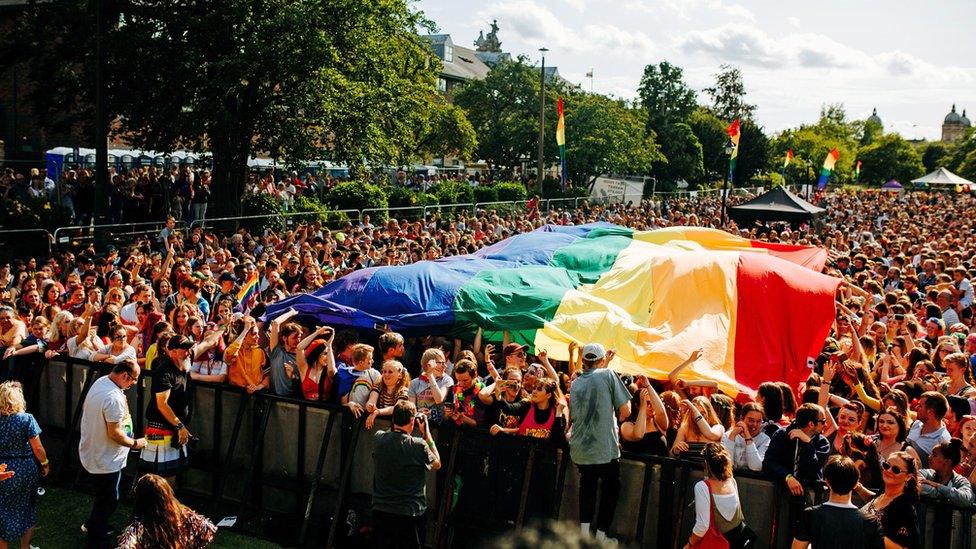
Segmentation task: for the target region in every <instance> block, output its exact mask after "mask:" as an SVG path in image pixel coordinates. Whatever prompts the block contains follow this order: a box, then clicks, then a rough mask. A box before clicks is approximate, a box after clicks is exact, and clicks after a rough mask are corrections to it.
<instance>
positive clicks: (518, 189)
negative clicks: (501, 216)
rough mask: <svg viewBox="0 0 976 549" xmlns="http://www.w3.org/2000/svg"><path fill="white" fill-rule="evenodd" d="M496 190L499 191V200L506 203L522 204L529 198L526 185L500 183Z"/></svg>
mask: <svg viewBox="0 0 976 549" xmlns="http://www.w3.org/2000/svg"><path fill="white" fill-rule="evenodd" d="M495 189H497V190H498V200H501V201H504V202H520V201H522V200H525V199H526V198H527V197H528V193H526V191H525V185H523V184H521V183H512V182H508V183H498V184H497V185H495Z"/></svg>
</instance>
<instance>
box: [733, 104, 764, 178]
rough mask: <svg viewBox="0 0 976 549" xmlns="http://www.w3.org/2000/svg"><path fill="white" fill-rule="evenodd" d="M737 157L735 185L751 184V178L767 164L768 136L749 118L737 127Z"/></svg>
mask: <svg viewBox="0 0 976 549" xmlns="http://www.w3.org/2000/svg"><path fill="white" fill-rule="evenodd" d="M739 131H740V132H741V135H740V137H739V157H738V159H737V160H736V163H735V174H734V177H733V182H734V184H735V185H737V186H739V187H742V186H751V185H752V183H751V180H752V179H753V177H754V176H755V175H756V174H757V173H759V172H760V171H761V170H764V169H766V166H767V165H768V164H769V138H768V137H766V134H765V133H763V130H762V128H760V127H759V126H757V125H756V123H755V122H753V121H752V120H751V119H745V120H743V121H742V125H741V126H740V128H739Z"/></svg>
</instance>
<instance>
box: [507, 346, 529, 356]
mask: <svg viewBox="0 0 976 549" xmlns="http://www.w3.org/2000/svg"><path fill="white" fill-rule="evenodd" d="M528 348H529V346H528V345H519V344H518V343H509V344H508V345H506V346H505V347H504V348H503V349H502V355H504V356H509V355H514V354H515V353H517V352H519V351H524V350H526V349H528Z"/></svg>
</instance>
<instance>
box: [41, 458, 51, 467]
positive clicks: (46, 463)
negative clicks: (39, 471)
mask: <svg viewBox="0 0 976 549" xmlns="http://www.w3.org/2000/svg"><path fill="white" fill-rule="evenodd" d="M50 463H51V462H50V460H46V459H45V460H44V461H42V462H41V467H47V466H48V465H49V464H50Z"/></svg>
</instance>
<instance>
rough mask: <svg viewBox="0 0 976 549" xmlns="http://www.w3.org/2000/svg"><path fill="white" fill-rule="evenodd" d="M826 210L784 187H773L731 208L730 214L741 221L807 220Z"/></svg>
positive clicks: (737, 220)
mask: <svg viewBox="0 0 976 549" xmlns="http://www.w3.org/2000/svg"><path fill="white" fill-rule="evenodd" d="M825 211H826V210H825V209H823V208H820V207H817V206H814V205H813V204H811V203H809V202H807V201H806V200H803V199H802V198H800V197H799V196H796V195H795V194H793V193H791V192H790V191H788V190H786V189H785V188H784V187H773V188H772V189H770V190H769V191H767V192H765V193H763V194H762V195H760V196H757V197H756V198H753V199H752V200H749V201H748V202H744V203H742V204H739V205H738V206H732V207H731V208H729V215H730V216H731V217H732V219H735V220H736V222H740V221H745V222H749V221H755V220H760V221H807V220H809V219H811V218H813V217H815V216H817V215H819V214H821V213H823V212H825Z"/></svg>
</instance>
